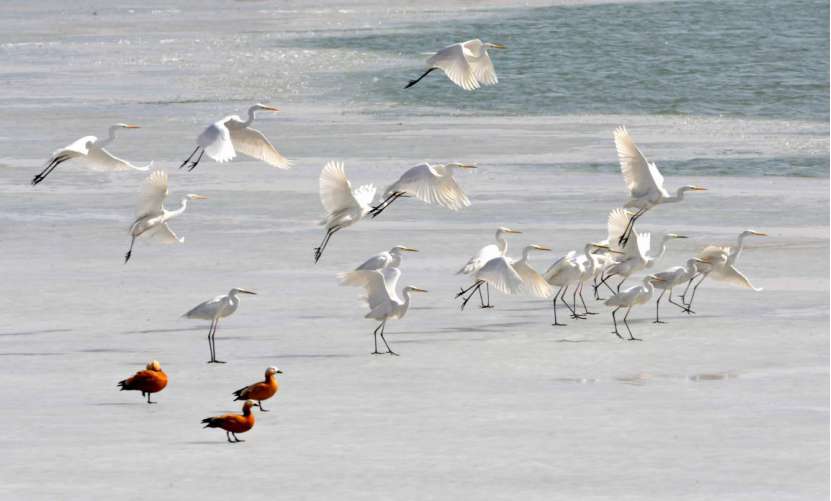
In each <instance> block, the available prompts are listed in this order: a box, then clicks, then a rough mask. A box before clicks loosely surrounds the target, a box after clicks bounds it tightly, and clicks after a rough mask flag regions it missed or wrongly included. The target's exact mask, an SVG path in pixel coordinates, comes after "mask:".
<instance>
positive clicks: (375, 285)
mask: <svg viewBox="0 0 831 501" xmlns="http://www.w3.org/2000/svg"><path fill="white" fill-rule="evenodd" d="M400 276H401V271H400V270H399V269H398V268H385V269H383V270H356V271H350V272H348V273H339V274H338V280H339V281H340V284H341V285H346V286H354V287H363V288H364V293H365V294H364V296H363V299H364V300H365V301H366V303H367V305H368V306H369V310H370V312H376V311H377V310H378V309H379V308H387V307H389V306H391V304H392V301H393V300H394V299H397V298H398V296H397V295H396V294H395V288H396V286H397V285H398V277H400Z"/></svg>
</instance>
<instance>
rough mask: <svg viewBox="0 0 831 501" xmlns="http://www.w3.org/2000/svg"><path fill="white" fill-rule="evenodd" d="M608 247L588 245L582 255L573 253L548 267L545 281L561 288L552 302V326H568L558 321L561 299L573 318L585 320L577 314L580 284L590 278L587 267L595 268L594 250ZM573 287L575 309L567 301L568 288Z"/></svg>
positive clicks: (544, 275)
mask: <svg viewBox="0 0 831 501" xmlns="http://www.w3.org/2000/svg"><path fill="white" fill-rule="evenodd" d="M606 247H607V246H605V245H602V244H595V243H588V244H586V246H585V247H584V248H583V254H582V255H579V256H578V254H577V251H571V252H569V253H568V254H566V255H565V256H563V257H561V258H559V259H558V260H556V261H554V264H552V265H551V266H549V267H548V269H547V270H545V273H544V274H543V277H544V278H545V281H546V282H548V284H549V285H551V286H553V287H559V289H557V292H556V293H555V294H554V299H553V301H552V304H553V308H554V323H553V324H552V325H557V326H565V325H566V324H563V323H560V322H559V321H558V320H557V298H560V300H561V301H562V302H563V304H565V305H566V308H568V309H569V311H571V318H574V319H578V318H579V319H584V318H585V317H584V316H583V315H580V314H578V313H577V304H576V303H577V293H578V291H579V289H580V284H581V283H582V281H583V280H585V279H587V278H588V275H587V270H586V267H587V266H592V267H594V263H595V260H594V258H593V256H592V250H593V249H594V248H606ZM589 263H591V264H589ZM592 272H593V270H592ZM572 285H574V286H575V288H574V293H573V294H572V305H573V307H572V306H569V304H568V301H566V292H568V288H569V287H571V286H572ZM581 299H582V296H581ZM583 305H584V307H585V301H584V302H583ZM586 311H588V310H586Z"/></svg>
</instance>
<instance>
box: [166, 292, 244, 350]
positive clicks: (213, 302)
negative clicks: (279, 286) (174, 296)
mask: <svg viewBox="0 0 831 501" xmlns="http://www.w3.org/2000/svg"><path fill="white" fill-rule="evenodd" d="M237 294H256V292H254V291H250V290H247V289H240V288H238V287H234V288H233V289H231V290H230V291H229V292H228V294H224V295H222V296H216V297H215V298H213V299H210V300H208V301H205V302H204V303H201V304H199V305H197V306H196V307H195V308H193V309H192V310H190V311H189V312H187V313H185V314H184V315H182V316H183V317H185V318H195V319H198V320H210V321H211V326H210V328H209V329H208V347H209V348H210V350H211V359H210V360H209V361H208V363H209V364H224V363H225V362H223V361H222V360H217V359H216V328H217V326H218V325H219V319H220V318H225V317H227V316H230V315H232V314H233V313H234V312H235V311H237V308H239V298H238V297H237Z"/></svg>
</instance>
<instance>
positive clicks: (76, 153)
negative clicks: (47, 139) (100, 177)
mask: <svg viewBox="0 0 831 501" xmlns="http://www.w3.org/2000/svg"><path fill="white" fill-rule="evenodd" d="M140 128H141V127H139V126H138V125H129V124H115V125H112V126H110V128H109V133H108V134H107V138H106V139H104V140H103V141H99V140H98V138H97V137H95V136H84V137H82V138H81V139H78V140H77V141H75V142H73V143H72V144H70V145H68V146H64V147H63V148H60V149H58V150H55V151H54V152H52V156H50V157H49V160H48V161H47V162H46V167H45V168H44V169H43V170H42V171H40V173H38V175H36V176H35V177H33V178H32V184H33V185H35V184H38V183H39V182H41V181H43V180H44V179H46V176H48V175H49V174H51V173H52V171H53V170H55V169H56V168H57V167H58V166H59V165H60V164H62V163H64V162H66V161H68V160H72V159H73V158H77V159H79V160H81V162H82V163H83V164H84V165H85V166H86V167H88V168H90V169H92V170H100V171H121V170H130V169H133V170H139V171H146V170H148V169H149V168H150V166H151V165H153V162H150V163H149V164H147V165H133V164H131V163H130V162H128V161H127V160H124V159H121V158H118V157H117V156H115V155H113V154H112V153H110V152H109V151H107V150H106V149H105V148H104V147H105V146H108V145H109V144H110V143H112V142H113V140H114V139H115V132H116V131H117V130H119V129H140Z"/></svg>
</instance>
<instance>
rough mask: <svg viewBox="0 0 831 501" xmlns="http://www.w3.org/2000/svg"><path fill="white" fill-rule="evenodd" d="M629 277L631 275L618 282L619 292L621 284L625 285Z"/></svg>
mask: <svg viewBox="0 0 831 501" xmlns="http://www.w3.org/2000/svg"><path fill="white" fill-rule="evenodd" d="M627 278H629V277H623V280H621V281H620V282H619V283H618V284H617V292H618V293H619V292H620V286H621V285H623V282H625V281H626V279H627Z"/></svg>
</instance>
